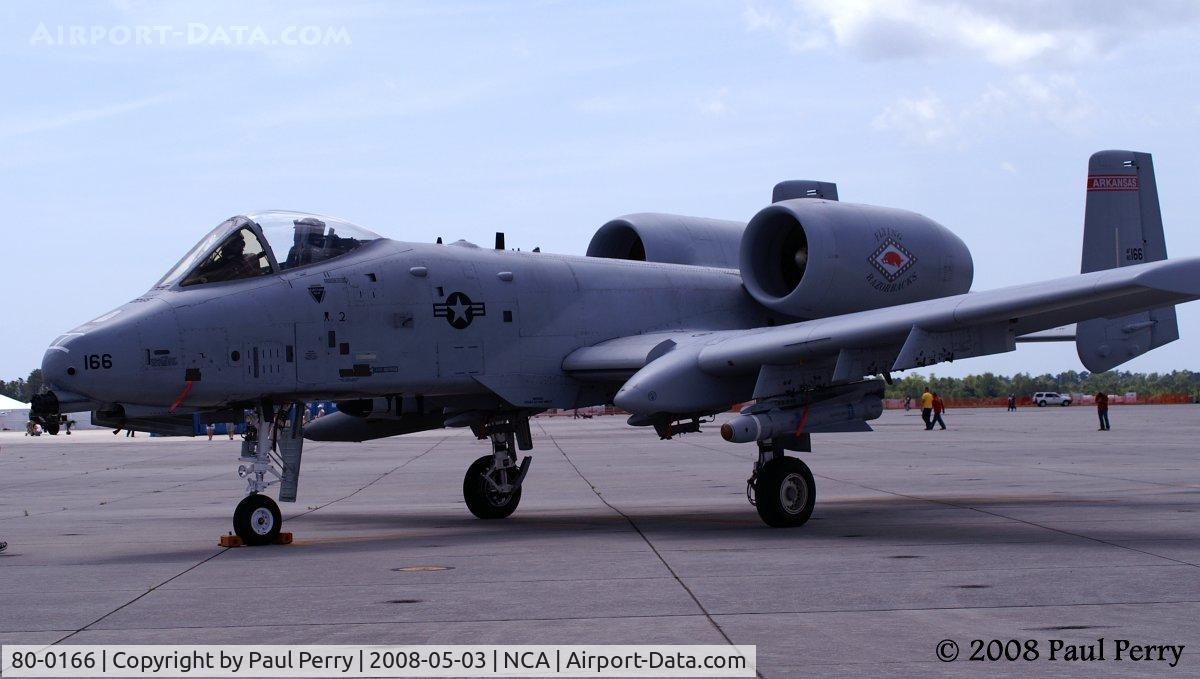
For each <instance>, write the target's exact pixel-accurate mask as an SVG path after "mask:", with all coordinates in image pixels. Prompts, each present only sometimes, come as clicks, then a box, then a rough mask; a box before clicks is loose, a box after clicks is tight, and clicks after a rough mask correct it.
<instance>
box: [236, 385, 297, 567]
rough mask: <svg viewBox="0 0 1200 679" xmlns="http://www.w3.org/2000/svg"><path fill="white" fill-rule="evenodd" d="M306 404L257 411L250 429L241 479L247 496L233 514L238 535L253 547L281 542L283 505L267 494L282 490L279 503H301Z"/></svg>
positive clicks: (241, 467)
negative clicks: (276, 487) (273, 489)
mask: <svg viewBox="0 0 1200 679" xmlns="http://www.w3.org/2000/svg"><path fill="white" fill-rule="evenodd" d="M303 408H304V404H302V403H300V404H292V405H285V406H280V407H273V406H271V405H270V404H263V405H261V406H259V407H257V408H255V411H254V415H252V416H251V417H250V419H249V421H248V422H247V424H246V436H245V438H244V439H243V440H242V454H241V457H239V458H238V462H240V463H241V464H239V465H238V476H240V477H241V478H243V479H245V480H246V497H244V498H242V501H241V502H239V503H238V505H237V508H236V509H235V510H234V512H233V532H234V533H235V534H236V535H237V536H238V537H239V538H241V540H242V543H243V544H245V545H249V546H258V545H269V544H271V543H273V542H275V541H276V540H277V539H278V538H279V532H280V530H281V529H282V528H283V514H282V513H281V512H280V511H279V505H278V504H276V503H275V501H274V500H272V499H271V498H270V497H268V496H266V495H264V494H263V492H264V491H266V490H267V489H268V488H270V487H271V486H273V485H275V484H280V485H279V499H280V500H281V501H283V502H294V501H295V500H296V489H297V486H298V484H299V480H300V452H301V450H302V448H303V443H304V437H303V425H302V423H301V420H302V418H301V412H302V411H303Z"/></svg>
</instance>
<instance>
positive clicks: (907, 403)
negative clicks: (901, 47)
mask: <svg viewBox="0 0 1200 679" xmlns="http://www.w3.org/2000/svg"><path fill="white" fill-rule="evenodd" d="M910 410H912V396H905V397H904V412H906V413H907V412H908V411H910Z"/></svg>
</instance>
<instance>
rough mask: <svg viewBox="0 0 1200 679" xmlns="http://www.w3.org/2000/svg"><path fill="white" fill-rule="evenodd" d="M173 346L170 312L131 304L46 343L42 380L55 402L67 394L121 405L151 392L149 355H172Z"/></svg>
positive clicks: (152, 303)
mask: <svg viewBox="0 0 1200 679" xmlns="http://www.w3.org/2000/svg"><path fill="white" fill-rule="evenodd" d="M178 343H179V328H178V324H177V323H176V322H175V317H174V312H173V310H172V309H171V308H170V307H169V306H168V305H166V304H165V303H163V302H161V301H158V300H137V301H135V302H131V303H129V304H126V305H124V306H122V307H121V308H119V309H117V310H116V311H113V312H111V313H108V314H105V315H104V316H101V317H100V318H97V319H95V320H93V321H90V322H88V323H85V324H83V325H81V326H79V327H78V328H76V329H74V330H72V331H70V332H68V333H65V334H63V335H61V336H59V337H58V338H56V339H55V340H54V341H53V342H51V344H50V346H49V347H48V348H47V349H46V353H45V355H44V356H43V357H42V375H43V379H44V380H45V381H46V383H47V384H48V385H49V386H50V389H51V390H52V391H54V392H56V393H59V394H60V399H59V400H60V401H61V400H63V399H62V397H61V396H62V394H68V395H70V396H72V397H75V396H79V397H86V398H87V400H90V401H94V402H98V403H116V402H126V401H129V400H131V399H136V398H137V397H138V396H139V395H141V394H142V393H143V392H146V391H147V390H149V389H152V388H153V386H154V384H153V382H154V381H155V380H154V378H153V377H151V376H150V375H148V374H146V373H147V371H148V366H149V365H150V363H149V362H148V359H147V355H149V352H152V351H154V350H167V351H170V350H171V349H175V350H176V351H177V348H178V347H177V345H178ZM172 374H173V373H172ZM156 376H157V374H156Z"/></svg>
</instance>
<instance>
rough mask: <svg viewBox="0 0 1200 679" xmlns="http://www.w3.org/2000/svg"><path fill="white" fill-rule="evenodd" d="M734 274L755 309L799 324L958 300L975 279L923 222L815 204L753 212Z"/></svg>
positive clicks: (969, 266)
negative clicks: (940, 299)
mask: <svg viewBox="0 0 1200 679" xmlns="http://www.w3.org/2000/svg"><path fill="white" fill-rule="evenodd" d="M740 267H741V274H742V282H743V284H744V285H745V286H746V290H747V291H749V292H750V294H751V295H752V296H753V297H754V299H756V300H758V302H759V303H760V304H762V305H764V306H766V307H768V308H770V309H772V310H774V311H777V312H779V313H784V314H787V315H789V316H792V317H795V318H803V319H813V318H823V317H826V316H837V315H840V314H846V313H852V312H855V311H864V310H867V309H876V308H879V307H885V306H892V305H896V304H904V303H908V302H918V301H924V300H928V299H935V298H938V297H946V296H948V295H957V294H961V293H964V292H967V291H968V290H970V288H971V279H972V277H973V274H974V263H973V262H972V260H971V252H970V250H968V249H967V246H966V244H964V243H963V242H962V240H960V239H959V238H958V236H956V235H954V234H953V233H952V232H951V231H950V230H949V229H947V228H946V227H944V226H942V225H940V224H938V223H937V222H934V221H933V220H931V219H929V218H927V217H924V216H922V215H919V214H916V213H914V212H907V211H905V210H896V209H892V208H883V207H875V206H872V205H855V204H851V203H840V202H837V201H833V200H823V199H816V198H799V199H793V200H784V201H780V202H778V203H774V204H772V205H770V206H768V207H766V208H763V209H762V210H761V211H759V213H758V214H756V215H755V216H754V218H753V219H751V220H750V223H749V224H747V226H746V230H745V233H744V235H743V236H742V242H741V252H740Z"/></svg>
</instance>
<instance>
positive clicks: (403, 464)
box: [284, 436, 450, 522]
mask: <svg viewBox="0 0 1200 679" xmlns="http://www.w3.org/2000/svg"><path fill="white" fill-rule="evenodd" d="M449 439H450V437H449V436H443V437H442V438H440V439H438V440H437V442H436V443H434V444H433V445H432V446H429V447H428V448H426V449H425V450H424V451H422V452H420V453H418V454H417V455H414V456H413V457H410V458H408V459H407V460H405V461H404V462H401V463H400V464H398V465H396V466H395V467H392V468H391V469H389V470H387V471H386V472H384V473H382V474H380V475H379V476H376V477H375V478H374V479H371V480H370V481H368V482H367V484H366V485H364V486H362V487H360V488H358V489H357V490H355V491H354V492H352V493H350V494H349V495H343V496H342V497H339V498H337V499H335V500H330V501H329V502H326V503H325V504H323V505H317V506H316V507H314V508H312V509H307V510H305V511H303V512H300V513H299V514H294V515H292V516H289V517H287V518H286V519H284V521H285V522H286V521H295V520H297V519H300V518H303V517H305V516H308V515H309V514H312V513H313V512H315V511H318V510H321V509H324V508H326V507H328V506H330V505H332V504H335V503H338V502H341V501H342V500H349V499H350V498H352V497H354V496H355V495H358V494H359V493H361V492H363V491H364V490H366V489H368V488H370V487H371V486H373V485H375V484H376V483H379V482H380V481H382V480H383V479H385V478H387V477H388V476H389V475H390V474H391V473H392V472H395V471H399V470H401V469H403V468H405V467H407V466H408V465H409V464H411V463H413V462H416V461H417V460H419V459H421V458H422V457H425V456H426V455H428V454H429V453H431V452H433V449H434V448H437V447H438V446H440V445H442V444H443V443H445V442H446V441H448V440H449Z"/></svg>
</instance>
